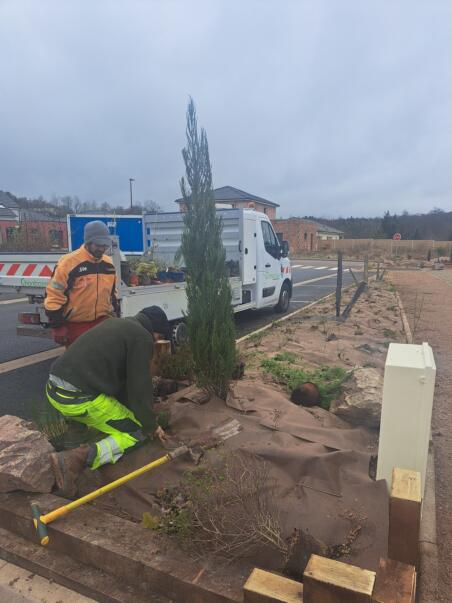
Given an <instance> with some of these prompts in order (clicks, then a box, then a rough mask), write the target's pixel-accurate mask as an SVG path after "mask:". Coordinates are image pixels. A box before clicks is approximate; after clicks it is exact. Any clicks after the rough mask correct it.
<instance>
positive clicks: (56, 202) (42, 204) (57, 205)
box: [7, 193, 161, 218]
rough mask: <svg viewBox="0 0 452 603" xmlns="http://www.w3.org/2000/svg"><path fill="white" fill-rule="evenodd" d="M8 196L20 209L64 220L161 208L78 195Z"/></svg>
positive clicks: (149, 203) (150, 211)
mask: <svg viewBox="0 0 452 603" xmlns="http://www.w3.org/2000/svg"><path fill="white" fill-rule="evenodd" d="M7 195H8V196H9V197H10V198H11V199H12V200H13V201H15V202H16V203H17V205H18V206H19V208H20V209H28V210H33V211H37V212H41V213H43V214H45V215H47V216H55V217H56V218H64V217H66V216H67V214H82V213H90V212H102V213H116V214H118V215H127V214H141V213H142V212H143V211H146V212H148V213H157V212H159V211H161V207H160V206H159V205H158V203H156V202H155V201H145V202H144V203H136V204H134V205H133V206H132V207H130V205H129V206H128V207H122V206H121V205H111V204H110V203H107V202H104V203H100V204H99V203H98V202H97V201H94V200H93V201H81V200H80V199H79V198H78V197H77V196H76V195H74V196H71V195H65V196H56V195H53V196H52V197H51V199H50V200H47V199H44V197H42V196H41V197H38V198H36V199H29V198H28V197H16V196H15V195H13V194H12V193H7Z"/></svg>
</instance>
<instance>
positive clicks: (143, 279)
mask: <svg viewBox="0 0 452 603" xmlns="http://www.w3.org/2000/svg"><path fill="white" fill-rule="evenodd" d="M150 284H151V278H150V276H149V275H148V274H140V285H150Z"/></svg>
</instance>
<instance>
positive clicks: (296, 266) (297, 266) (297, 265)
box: [292, 264, 303, 268]
mask: <svg viewBox="0 0 452 603" xmlns="http://www.w3.org/2000/svg"><path fill="white" fill-rule="evenodd" d="M302 266H303V264H295V265H294V266H292V268H301V267H302Z"/></svg>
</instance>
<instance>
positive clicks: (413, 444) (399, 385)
mask: <svg viewBox="0 0 452 603" xmlns="http://www.w3.org/2000/svg"><path fill="white" fill-rule="evenodd" d="M435 377H436V366H435V359H434V357H433V350H432V348H431V347H430V346H429V345H428V343H423V344H422V345H411V344H403V343H391V344H390V345H389V349H388V355H387V357H386V365H385V376H384V385H383V403H382V410H381V424H380V442H379V447H378V465H377V479H385V480H386V483H387V485H388V489H390V487H391V480H392V470H393V469H394V467H399V468H400V469H411V470H413V471H419V473H420V474H421V477H422V495H424V487H425V472H426V469H427V456H428V448H429V442H430V426H431V419H432V407H433V390H434V388H435Z"/></svg>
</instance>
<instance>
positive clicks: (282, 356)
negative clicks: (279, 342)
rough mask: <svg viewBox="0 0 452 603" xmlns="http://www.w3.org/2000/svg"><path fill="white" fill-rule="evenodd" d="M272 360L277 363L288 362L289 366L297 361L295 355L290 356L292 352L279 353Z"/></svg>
mask: <svg viewBox="0 0 452 603" xmlns="http://www.w3.org/2000/svg"><path fill="white" fill-rule="evenodd" d="M273 360H276V361H277V362H288V363H289V364H293V363H294V362H296V361H297V357H296V355H295V354H292V352H280V353H279V354H276V355H275V356H273Z"/></svg>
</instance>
